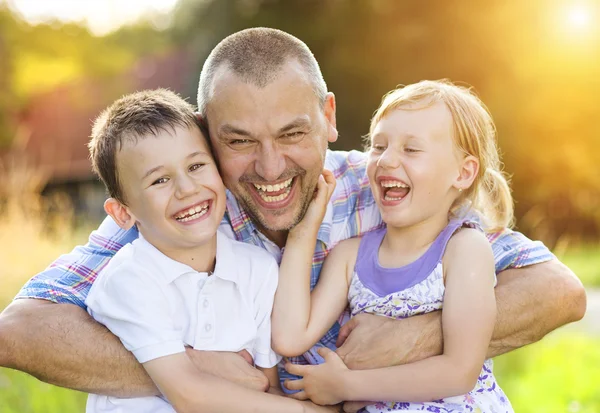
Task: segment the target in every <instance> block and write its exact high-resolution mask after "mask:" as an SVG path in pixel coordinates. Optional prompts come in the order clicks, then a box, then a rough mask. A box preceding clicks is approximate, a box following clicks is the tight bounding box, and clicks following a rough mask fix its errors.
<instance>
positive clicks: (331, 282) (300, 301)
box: [271, 171, 354, 357]
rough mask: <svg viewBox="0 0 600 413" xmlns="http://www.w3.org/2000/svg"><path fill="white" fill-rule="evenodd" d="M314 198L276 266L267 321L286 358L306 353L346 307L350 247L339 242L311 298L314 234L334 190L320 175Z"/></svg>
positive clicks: (326, 177) (329, 179) (276, 347)
mask: <svg viewBox="0 0 600 413" xmlns="http://www.w3.org/2000/svg"><path fill="white" fill-rule="evenodd" d="M323 178H324V179H322V178H321V179H319V183H318V184H317V193H316V195H315V198H314V199H313V200H312V202H311V204H310V206H309V208H308V210H307V211H306V214H305V215H304V218H303V219H302V221H301V222H300V223H299V224H298V225H296V226H295V227H294V228H292V229H291V230H290V232H289V234H288V238H287V241H286V246H285V252H284V254H283V259H282V261H281V265H280V267H279V285H278V287H277V293H276V294H275V303H274V307H273V314H272V316H271V320H272V321H271V329H272V338H271V340H272V346H273V349H274V350H275V352H277V353H279V354H281V355H283V356H286V357H292V356H297V355H299V354H302V353H304V352H305V351H307V350H308V349H310V348H311V347H312V346H313V345H314V344H315V343H316V342H317V341H318V340H319V339H320V338H321V337H322V336H323V335H324V334H325V333H326V332H327V330H328V329H329V328H330V327H331V326H332V325H333V323H334V322H335V320H336V318H337V317H338V316H339V315H340V314H341V313H342V311H343V310H344V308H345V306H346V295H347V292H348V281H347V280H348V277H347V267H348V261H349V260H348V257H351V256H352V255H351V250H352V247H353V245H354V244H353V243H341V244H340V245H338V246H336V247H335V248H334V249H333V251H332V252H331V253H330V254H329V256H328V257H327V259H326V260H325V263H324V265H323V269H322V271H321V275H320V278H319V282H318V284H317V286H316V288H315V289H314V291H313V293H312V296H311V292H310V274H311V268H312V261H313V254H314V249H315V244H316V242H317V233H318V231H319V227H320V225H321V223H322V222H323V217H324V215H325V211H326V209H327V203H328V201H329V198H330V197H331V193H332V192H333V189H334V187H335V179H334V177H333V175H332V174H331V172H329V171H324V172H323Z"/></svg>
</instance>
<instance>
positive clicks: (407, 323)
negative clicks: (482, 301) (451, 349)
mask: <svg viewBox="0 0 600 413" xmlns="http://www.w3.org/2000/svg"><path fill="white" fill-rule="evenodd" d="M198 104H199V110H200V113H201V115H202V117H203V119H204V120H205V122H206V125H207V126H208V130H209V133H210V139H211V143H212V146H213V151H214V153H215V156H216V159H217V162H218V164H219V168H220V172H221V174H222V176H223V180H224V182H225V185H226V186H227V188H228V189H229V191H230V192H228V194H227V211H226V214H225V218H224V221H223V222H222V224H221V230H222V231H224V232H225V233H227V234H228V235H229V236H230V237H233V238H235V239H237V240H240V241H243V242H248V243H252V244H255V245H258V246H261V247H263V248H265V249H266V250H268V251H269V252H270V253H271V254H272V255H273V256H275V257H276V258H277V259H278V260H279V259H280V258H281V254H282V248H283V247H284V246H285V242H286V238H287V233H288V230H289V229H290V228H292V227H293V226H294V225H295V224H297V223H298V221H299V220H300V219H301V218H302V216H303V214H304V212H305V210H306V207H307V205H308V203H309V202H310V199H311V197H312V194H313V192H314V188H315V185H316V182H317V179H318V176H319V174H320V173H321V170H322V169H323V166H325V167H326V168H327V169H330V170H331V171H333V173H334V176H335V177H336V180H337V187H336V190H335V193H334V194H333V196H332V199H331V201H330V205H329V207H328V210H327V213H326V216H325V220H324V221H323V224H322V226H321V228H320V231H319V235H318V242H317V244H316V245H315V253H314V257H313V266H312V276H311V284H312V286H314V285H315V283H316V281H317V279H318V277H319V272H320V269H321V265H322V262H323V260H324V257H325V256H326V255H327V253H328V252H329V250H330V249H331V248H333V247H334V246H335V245H336V244H337V243H339V242H340V241H342V240H344V239H347V238H351V237H355V236H360V235H361V234H363V233H364V232H367V231H370V230H373V229H376V228H379V227H380V226H381V225H382V222H381V217H380V216H379V212H378V210H377V207H376V205H375V202H374V200H373V196H372V194H371V192H370V190H369V185H368V181H367V177H366V174H365V167H366V162H365V161H366V157H365V155H364V154H363V153H361V152H357V151H353V152H334V151H328V150H327V146H328V143H329V142H333V141H335V140H336V139H337V130H336V123H335V98H334V96H333V94H332V93H330V92H327V88H326V85H325V82H324V80H323V77H322V75H321V72H320V69H319V66H318V64H317V62H316V60H315V59H314V57H313V55H312V53H311V52H310V50H309V49H308V47H307V46H306V45H305V44H304V43H302V42H301V41H300V40H298V39H297V38H295V37H293V36H291V35H289V34H287V33H284V32H281V31H278V30H274V29H248V30H244V31H241V32H238V33H235V34H233V35H231V36H229V37H227V38H226V39H224V40H223V41H222V42H221V43H219V44H218V45H217V46H216V47H215V49H214V50H213V51H212V53H211V55H210V56H209V58H208V59H207V61H206V62H205V64H204V67H203V69H202V73H201V76H200V85H199V91H198ZM136 237H137V232H136V231H135V230H130V231H128V232H125V231H120V230H119V229H118V227H117V226H116V225H115V224H114V222H112V221H111V220H110V219H107V220H105V222H104V223H103V224H102V225H101V226H100V228H99V229H98V230H97V231H95V232H94V233H92V235H91V236H90V241H89V243H88V244H87V245H86V246H83V247H78V248H76V249H75V250H74V251H73V252H71V253H70V254H68V255H65V256H63V257H61V258H59V259H58V260H57V261H56V262H55V263H54V264H53V265H51V266H50V267H49V268H48V269H47V270H46V271H44V272H42V273H40V274H38V275H37V276H35V277H34V278H33V279H32V280H31V281H30V282H29V283H28V284H27V285H26V286H25V287H24V288H23V289H22V291H21V292H20V293H19V295H18V297H17V299H16V300H15V301H14V302H13V303H12V304H11V305H10V306H9V307H8V308H7V309H6V310H5V312H4V313H3V314H2V316H1V317H0V365H2V366H7V367H11V368H16V369H19V370H23V371H26V372H29V373H30V374H33V375H34V376H36V377H38V378H40V379H42V380H45V381H47V382H50V383H53V384H58V385H61V386H65V387H71V388H75V389H80V390H84V391H91V392H94V393H97V394H106V395H115V396H121V397H132V396H140V395H142V396H143V395H152V394H156V393H157V390H156V388H155V386H154V385H153V383H152V382H151V381H150V380H149V378H148V377H147V375H146V374H145V373H144V372H143V369H142V368H141V367H140V366H139V365H138V364H137V362H136V361H135V359H134V358H133V357H132V356H131V354H129V353H128V352H127V351H126V350H125V349H124V348H123V347H122V346H121V344H120V342H119V341H118V339H116V338H115V337H114V336H112V335H111V334H110V333H109V332H108V331H107V330H106V329H105V328H104V327H102V326H100V325H98V324H97V323H95V322H94V321H93V320H92V319H91V318H90V317H89V316H88V314H87V312H86V311H85V306H84V304H83V303H84V300H85V297H86V294H87V292H88V290H89V288H90V286H91V284H92V283H93V281H94V279H95V276H96V274H97V272H98V271H101V270H102V268H104V266H105V265H106V263H107V261H108V260H109V259H110V258H111V257H112V255H114V253H115V251H116V250H118V249H119V248H120V247H121V246H122V245H124V244H126V243H128V242H131V241H132V240H134V239H135V238H136ZM490 240H491V241H492V247H493V249H494V253H495V259H496V270H497V272H498V273H499V274H498V286H497V288H496V296H497V303H498V318H497V321H496V327H495V331H494V337H493V339H492V342H491V345H490V349H489V351H488V356H489V357H493V356H496V355H498V354H502V353H504V352H507V351H510V350H512V349H514V348H518V347H521V346H523V345H526V344H529V343H532V342H534V341H537V340H539V339H540V338H542V337H543V336H544V335H545V334H546V333H548V332H549V331H552V330H554V329H555V328H557V327H559V326H561V325H563V324H565V323H568V322H571V321H574V320H577V319H579V318H581V317H582V316H583V313H584V311H585V293H584V290H583V288H582V286H581V283H580V282H579V280H577V278H576V277H575V276H574V275H573V274H572V273H571V272H570V271H569V270H568V269H567V268H566V267H565V266H564V265H562V264H561V263H560V262H558V261H557V260H556V259H555V258H554V256H553V255H552V254H551V253H550V252H549V251H548V250H547V249H546V247H544V246H543V245H542V244H541V243H539V242H533V241H530V240H528V239H527V238H525V237H524V236H523V235H521V234H518V233H515V232H512V231H510V230H508V229H507V230H505V231H503V232H501V233H499V234H494V235H493V236H491V237H490ZM440 318H441V317H440V314H439V312H434V313H430V314H427V315H424V316H419V317H413V318H409V319H405V320H393V319H387V318H384V317H377V316H368V315H365V316H358V317H356V318H354V319H352V320H351V321H350V322H348V323H347V324H346V325H345V326H344V327H343V328H342V330H341V331H340V329H339V326H338V325H335V326H333V327H332V329H331V330H330V331H329V332H328V333H327V334H326V336H325V337H324V338H323V339H322V340H321V344H322V345H325V346H329V347H334V346H335V343H336V339H338V335H339V336H340V337H339V340H338V344H340V343H341V342H344V344H343V345H341V347H340V348H339V349H338V350H337V352H338V354H339V355H340V356H341V357H342V359H343V360H344V361H345V362H346V364H347V365H348V366H349V367H350V368H357V369H362V368H375V367H382V366H389V365H397V364H403V363H407V362H411V361H415V360H419V359H423V358H426V357H431V356H433V355H436V354H440V352H441V350H442V331H441V323H440ZM375 331H376V332H377V333H376V334H375V333H374V332H375ZM338 333H339V334H338ZM188 355H189V356H190V357H192V358H193V360H194V361H195V363H196V365H197V366H198V368H199V369H201V370H202V371H204V372H207V373H210V374H215V375H219V376H221V377H224V378H226V379H229V380H232V381H236V382H237V383H240V384H242V385H246V386H248V387H253V388H257V389H260V388H263V387H264V378H263V377H261V375H260V373H258V372H257V371H256V370H255V369H253V368H252V367H251V366H250V365H249V364H248V363H246V362H245V361H244V360H243V359H242V357H241V356H238V355H236V354H227V353H224V354H223V353H208V352H196V351H192V350H190V351H189V352H188ZM309 361H310V362H315V361H318V360H316V358H315V357H314V352H312V353H311V352H309V353H307V354H306V355H305V357H299V358H296V359H295V360H294V362H297V363H306V362H309ZM347 408H348V409H352V406H347Z"/></svg>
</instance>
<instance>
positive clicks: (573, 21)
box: [567, 6, 592, 29]
mask: <svg viewBox="0 0 600 413" xmlns="http://www.w3.org/2000/svg"><path fill="white" fill-rule="evenodd" d="M591 20H592V16H591V11H590V10H589V9H587V8H586V7H584V6H575V7H573V8H571V10H570V11H569V13H568V14H567V21H568V22H569V25H570V26H571V27H573V28H577V29H583V28H586V27H588V26H589V25H590V22H591Z"/></svg>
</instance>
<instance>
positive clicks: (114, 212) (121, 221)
mask: <svg viewBox="0 0 600 413" xmlns="http://www.w3.org/2000/svg"><path fill="white" fill-rule="evenodd" d="M104 211H106V213H107V214H108V215H110V216H111V218H112V219H113V220H114V221H115V222H116V223H117V225H118V226H120V227H121V228H123V229H130V228H131V227H133V226H134V225H135V221H136V218H135V216H134V215H133V214H132V213H131V211H129V208H127V207H126V206H125V205H123V204H122V203H121V202H119V201H117V200H116V199H115V198H108V199H107V200H106V201H104Z"/></svg>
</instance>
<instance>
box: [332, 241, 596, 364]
mask: <svg viewBox="0 0 600 413" xmlns="http://www.w3.org/2000/svg"><path fill="white" fill-rule="evenodd" d="M540 245H541V244H540V243H534V242H532V241H530V240H528V239H527V238H526V237H524V236H523V235H521V234H519V233H514V232H512V231H509V230H507V231H505V233H504V234H502V235H500V237H499V238H498V239H497V240H496V241H494V243H493V247H494V254H495V255H496V263H497V264H498V262H499V261H500V260H502V261H504V265H503V267H501V268H498V266H497V268H496V272H497V273H498V284H497V286H496V289H495V293H496V304H497V317H496V325H495V328H494V334H493V336H492V340H491V342H490V347H489V349H488V353H487V357H488V358H490V357H495V356H497V355H500V354H503V353H506V352H508V351H511V350H514V349H516V348H519V347H522V346H525V345H527V344H531V343H533V342H536V341H538V340H540V339H541V338H542V337H544V336H545V335H546V334H547V333H549V332H550V331H552V330H554V329H556V328H558V327H560V326H562V325H564V324H567V323H570V322H573V321H577V320H579V319H581V318H582V317H583V315H584V313H585V306H586V304H585V301H586V300H585V290H584V288H583V286H582V285H581V282H580V281H579V279H577V277H576V276H575V275H574V274H573V273H572V272H571V271H570V270H569V269H568V268H567V267H566V266H565V265H563V264H562V263H560V262H559V261H558V260H557V259H556V258H554V256H553V255H552V254H551V253H550V252H549V251H547V250H545V249H544V247H543V245H542V246H541V247H540ZM501 251H504V252H505V255H502V256H500V252H501ZM544 251H545V252H544ZM515 266H516V268H515ZM500 271H501V272H500ZM375 333H377V335H375ZM342 342H343V345H341V343H342ZM442 343H443V337H442V328H441V313H440V312H433V313H429V314H425V315H421V316H417V317H410V318H407V319H403V320H392V319H389V318H384V317H377V316H371V315H367V314H364V315H359V316H357V317H354V318H353V319H351V320H350V321H349V322H348V323H347V324H346V325H344V326H343V327H342V329H341V331H340V340H339V341H338V345H340V346H341V347H340V348H339V349H338V351H337V353H338V355H339V356H340V357H341V358H342V360H344V362H345V363H346V364H347V365H348V367H350V368H353V369H366V368H378V367H385V366H394V365H399V364H406V363H411V362H414V361H417V360H422V359H425V358H428V357H432V356H435V355H438V354H441V352H442Z"/></svg>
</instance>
